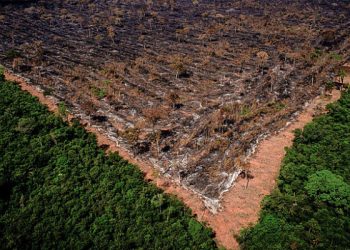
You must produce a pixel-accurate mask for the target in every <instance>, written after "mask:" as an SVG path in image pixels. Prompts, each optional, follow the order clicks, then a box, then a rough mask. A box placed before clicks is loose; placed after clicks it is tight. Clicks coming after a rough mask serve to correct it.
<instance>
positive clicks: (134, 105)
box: [0, 0, 350, 204]
mask: <svg viewBox="0 0 350 250" xmlns="http://www.w3.org/2000/svg"><path fill="white" fill-rule="evenodd" d="M0 28H1V32H0V39H1V43H0V63H1V64H3V65H5V66H7V67H8V68H10V69H12V70H13V71H14V72H16V73H18V74H21V75H23V76H25V77H27V78H29V79H31V82H32V84H33V85H38V86H40V87H41V88H42V89H44V90H45V94H47V95H52V96H55V97H56V98H58V99H59V100H61V101H63V102H65V103H66V105H67V106H68V107H69V109H70V110H71V112H72V113H74V114H75V115H76V116H77V117H79V118H81V119H82V120H83V121H87V122H90V123H92V124H94V125H95V126H97V127H99V128H100V129H101V130H102V131H104V132H105V133H107V134H108V135H109V137H110V138H112V139H113V140H114V141H115V142H116V143H117V144H118V145H120V146H122V147H124V148H125V149H127V150H129V151H130V153H131V154H133V155H134V156H135V157H137V158H140V159H142V160H144V161H149V162H151V163H152V164H153V166H154V167H155V168H156V169H157V170H158V171H159V173H160V174H163V175H166V176H170V178H171V179H172V180H175V181H178V182H180V183H181V184H182V185H184V186H185V187H187V188H190V189H191V190H193V191H195V192H197V193H198V194H200V195H201V196H202V197H204V198H205V199H206V200H207V201H209V203H210V202H211V203H212V204H215V203H216V202H217V201H218V200H219V198H220V196H221V194H222V193H223V192H224V191H225V190H227V189H228V188H229V187H230V186H231V185H232V183H233V182H234V180H235V178H236V177H237V176H238V174H239V173H240V172H241V170H242V169H246V168H249V166H247V164H246V163H245V159H246V157H247V156H249V154H250V153H251V151H252V150H253V148H254V147H255V145H256V143H257V142H258V141H259V139H261V138H263V136H265V135H268V134H270V133H273V132H275V131H278V130H279V129H281V128H283V127H284V126H285V125H286V123H287V122H288V121H290V120H291V119H292V116H293V114H295V113H296V112H297V111H300V109H301V108H302V107H303V106H304V105H305V103H307V102H308V101H309V100H311V99H312V98H314V97H315V96H317V95H319V94H321V93H323V92H324V91H325V90H327V88H329V87H331V85H332V84H331V82H332V81H333V80H334V78H335V77H336V75H337V74H338V67H339V66H340V65H342V64H343V63H344V62H345V61H346V60H348V59H349V54H350V53H349V51H350V46H349V34H350V3H349V2H348V1H333V2H331V1H323V0H320V1H306V0H300V1H276V0H275V1H245V0H242V1H228V0H221V1H220V0H217V1H200V0H198V1H188V0H182V1H137V0H136V1H130V0H125V1H103V0H100V1H93V0H82V1H74V0H63V1H59V0H52V1H22V2H16V1H7V2H2V3H0ZM251 171H252V174H253V175H254V170H253V169H251Z"/></svg>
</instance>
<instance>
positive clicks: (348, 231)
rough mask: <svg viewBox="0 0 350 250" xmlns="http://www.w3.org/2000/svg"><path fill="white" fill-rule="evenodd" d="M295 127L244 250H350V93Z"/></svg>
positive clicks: (242, 238) (243, 235) (243, 242)
mask: <svg viewBox="0 0 350 250" xmlns="http://www.w3.org/2000/svg"><path fill="white" fill-rule="evenodd" d="M328 109H329V113H328V114H326V115H323V116H321V117H318V118H316V119H314V121H313V122H312V123H310V124H308V125H307V126H306V127H305V128H304V130H297V131H296V132H295V134H296V137H295V139H294V144H293V146H292V147H291V148H290V149H287V154H286V156H285V158H284V162H283V164H282V168H281V172H280V175H279V178H278V187H277V188H276V189H275V190H274V192H273V193H272V194H271V195H269V196H267V197H266V198H265V199H264V200H263V204H262V206H263V209H262V211H261V215H260V220H259V222H258V224H257V225H255V226H253V227H250V228H248V229H245V230H243V231H242V233H241V235H240V236H239V237H238V240H239V242H240V244H241V246H242V248H243V249H342V250H344V249H350V92H349V91H347V92H345V93H343V95H342V98H341V99H340V100H339V101H338V102H336V103H334V104H331V105H329V106H328Z"/></svg>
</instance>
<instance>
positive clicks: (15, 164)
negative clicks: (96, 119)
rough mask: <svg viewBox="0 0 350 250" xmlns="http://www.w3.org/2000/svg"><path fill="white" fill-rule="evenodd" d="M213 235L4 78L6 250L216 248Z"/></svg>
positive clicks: (0, 225) (1, 145) (0, 97)
mask: <svg viewBox="0 0 350 250" xmlns="http://www.w3.org/2000/svg"><path fill="white" fill-rule="evenodd" d="M213 236H214V235H213V233H212V231H211V230H210V229H208V228H206V227H205V226H203V225H202V224H200V223H199V222H197V221H196V220H195V219H194V217H192V216H191V213H190V211H189V209H187V208H186V207H184V205H183V204H182V203H181V202H180V201H178V200H177V199H176V198H175V197H172V196H169V195H166V194H164V193H162V191H161V190H159V189H157V188H156V187H155V186H154V185H153V184H150V183H147V182H145V181H144V179H143V174H142V173H141V172H140V171H139V170H138V169H137V168H136V167H134V166H133V165H131V164H129V163H128V162H126V161H124V160H123V159H121V158H120V157H119V156H118V155H117V154H115V153H113V154H110V155H108V156H107V155H106V154H105V152H104V151H103V150H102V149H100V148H99V147H98V145H97V143H96V139H95V136H94V135H93V134H91V133H87V132H86V131H85V130H84V129H83V128H82V127H81V126H80V125H79V124H78V122H73V124H72V125H71V126H69V125H68V124H67V123H66V122H64V121H63V120H62V119H61V118H60V117H58V116H57V115H54V114H52V113H50V112H49V111H48V110H47V109H46V107H44V106H43V105H41V104H40V103H39V102H38V101H37V99H36V98H34V97H32V96H31V95H30V94H29V93H26V92H23V91H21V90H20V88H19V86H17V85H15V84H13V83H10V82H6V81H5V79H4V77H3V74H2V73H1V72H0V242H1V245H0V248H1V249H33V248H34V249H39V248H40V249H67V248H68V249H107V248H113V249H215V248H216V244H215V242H214V240H213Z"/></svg>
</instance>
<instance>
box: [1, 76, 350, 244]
mask: <svg viewBox="0 0 350 250" xmlns="http://www.w3.org/2000/svg"><path fill="white" fill-rule="evenodd" d="M5 76H6V79H8V80H11V81H16V82H17V83H19V85H20V86H21V88H22V89H23V90H26V91H28V92H29V93H31V94H32V95H33V96H36V97H38V99H39V101H40V102H41V103H43V104H45V105H46V106H48V108H49V110H50V111H52V112H57V111H58V106H57V99H55V98H52V97H51V98H50V97H47V96H45V95H44V94H43V92H42V90H40V88H37V87H34V86H32V85H30V84H29V83H28V81H26V80H25V79H24V78H22V77H20V76H18V75H15V74H13V73H11V72H9V71H6V73H5ZM345 82H349V83H350V78H349V77H347V78H346V79H345ZM339 98H340V91H338V90H333V91H332V93H331V94H327V95H326V96H322V97H317V98H316V99H314V100H312V102H311V103H310V104H309V105H308V106H307V107H306V109H305V110H304V111H302V112H301V113H300V114H299V115H298V116H297V118H296V120H295V121H293V122H292V123H291V124H289V125H288V126H287V127H285V128H284V129H283V130H282V131H280V132H277V133H276V134H274V135H270V136H269V137H268V138H267V139H265V140H263V141H262V142H261V143H259V145H258V147H257V150H256V152H255V153H254V154H253V155H252V157H250V158H249V161H248V162H249V166H250V167H249V170H250V171H251V174H252V177H253V178H249V183H247V181H248V178H241V177H240V178H238V179H237V180H236V182H235V186H234V187H233V188H231V189H230V190H229V191H228V192H226V193H225V194H224V196H223V199H222V208H221V209H220V211H218V212H217V213H215V214H213V213H212V212H211V211H210V210H209V209H208V208H206V206H205V205H204V202H203V200H202V199H201V198H200V196H199V195H198V194H195V193H194V192H193V191H190V190H188V189H186V188H184V186H182V185H179V183H176V182H174V181H173V180H172V179H168V178H166V177H164V176H162V175H159V174H157V173H156V171H155V169H154V168H153V167H152V166H150V165H149V164H147V163H145V162H144V161H142V160H139V159H137V158H135V157H134V155H131V154H130V152H128V151H126V150H125V149H124V148H122V147H118V146H117V145H116V143H115V142H114V141H113V140H111V139H110V138H108V136H106V134H105V133H104V131H103V130H102V131H101V129H99V128H96V127H94V126H93V125H92V126H91V125H88V124H89V123H88V122H87V121H84V120H81V123H82V124H85V125H86V126H85V128H86V129H87V130H88V131H90V132H92V133H94V134H95V135H96V137H97V141H98V143H99V145H104V146H105V145H108V151H113V152H118V153H119V154H120V156H122V157H123V158H124V159H126V160H128V161H129V162H131V163H133V164H135V165H137V166H138V167H139V168H140V169H141V170H142V171H143V172H144V173H145V179H146V180H148V181H152V182H153V183H154V184H155V185H157V186H158V187H160V188H162V189H163V190H164V191H165V192H167V193H169V194H173V195H176V196H177V197H178V198H180V199H181V200H182V201H183V202H184V203H185V204H186V205H187V206H188V207H190V208H191V209H192V211H193V213H194V214H195V215H196V216H197V218H198V219H199V220H200V221H202V222H205V223H206V224H207V225H209V226H210V227H211V228H212V229H213V230H214V232H215V233H216V239H217V242H218V244H219V245H222V246H224V247H226V248H227V249H238V244H237V242H236V241H235V239H234V235H235V234H238V233H239V230H241V229H242V228H244V227H247V226H248V225H250V224H251V223H255V222H256V221H257V220H258V214H259V211H260V202H261V200H262V199H263V197H264V196H265V195H267V194H269V193H270V192H271V191H272V189H273V188H274V187H275V180H276V178H277V175H278V172H279V169H280V165H281V161H282V159H283V157H284V154H285V147H289V146H291V144H292V140H293V137H294V136H293V131H294V130H295V129H297V128H303V127H304V126H305V124H307V123H308V122H310V121H311V120H312V119H313V117H314V116H315V115H318V114H320V113H322V112H324V110H325V106H326V104H328V103H331V102H334V101H336V100H337V99H339ZM72 118H74V117H73V116H69V118H68V119H72Z"/></svg>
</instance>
